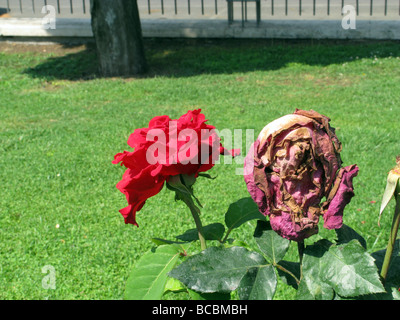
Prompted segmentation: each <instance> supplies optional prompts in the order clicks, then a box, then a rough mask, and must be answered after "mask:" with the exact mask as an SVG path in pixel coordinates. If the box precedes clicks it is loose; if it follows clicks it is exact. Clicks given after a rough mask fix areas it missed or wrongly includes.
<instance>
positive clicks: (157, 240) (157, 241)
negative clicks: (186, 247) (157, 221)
mask: <svg viewBox="0 0 400 320" xmlns="http://www.w3.org/2000/svg"><path fill="white" fill-rule="evenodd" d="M151 241H152V242H153V243H154V244H156V245H157V246H161V245H163V244H186V242H182V241H171V240H167V239H161V238H151Z"/></svg>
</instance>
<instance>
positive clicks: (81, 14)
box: [0, 0, 400, 20]
mask: <svg viewBox="0 0 400 320" xmlns="http://www.w3.org/2000/svg"><path fill="white" fill-rule="evenodd" d="M272 2H273V3H274V6H273V8H272ZM328 2H329V3H330V7H329V15H328V7H327V3H328ZM358 2H359V12H358V13H359V15H358V19H363V20H400V15H399V13H400V9H399V6H400V0H373V15H372V16H371V15H370V10H371V8H370V3H371V0H359V1H358ZM385 2H387V7H386V15H385ZM45 3H47V4H48V5H52V6H54V7H55V9H56V16H57V17H60V18H90V1H89V0H8V1H7V0H0V15H1V14H2V13H6V11H7V8H9V9H10V11H9V12H8V14H7V16H10V17H14V18H17V17H24V18H29V17H36V18H40V17H43V16H44V14H43V13H41V10H42V7H43V5H44V4H45ZM149 3H150V5H149ZM286 3H287V7H286ZM299 3H300V0H261V19H262V20H274V19H288V20H289V19H295V20H298V19H307V20H314V19H315V20H337V19H342V15H341V7H342V0H315V4H316V5H315V6H314V0H301V3H302V6H301V10H300V8H299ZM343 3H344V4H345V5H348V4H349V5H353V6H354V7H356V3H357V0H345V1H344V2H343ZM71 4H72V6H71ZM138 5H139V11H140V15H141V18H142V19H193V20H195V19H224V20H226V19H227V4H226V0H138ZM240 6H241V4H240V2H238V3H235V7H234V8H235V9H234V13H235V19H240V18H241V15H240V13H241V7H240ZM175 8H176V9H175ZM300 11H301V15H300V14H299V13H300ZM189 12H190V14H189ZM248 18H249V19H255V4H254V3H249V4H248Z"/></svg>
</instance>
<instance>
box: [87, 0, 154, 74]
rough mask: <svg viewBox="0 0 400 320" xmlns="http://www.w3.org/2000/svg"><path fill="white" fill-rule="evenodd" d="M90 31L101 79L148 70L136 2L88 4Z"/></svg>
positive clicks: (118, 0)
mask: <svg viewBox="0 0 400 320" xmlns="http://www.w3.org/2000/svg"><path fill="white" fill-rule="evenodd" d="M90 4H91V10H90V11H91V15H92V30H93V34H94V38H95V40H96V46H97V55H98V57H99V63H100V70H101V73H102V74H103V76H106V77H108V76H129V75H134V74H140V73H144V72H146V70H147V63H146V58H145V55H144V48H143V40H142V28H141V25H140V18H139V10H138V5H137V2H136V0H91V1H90Z"/></svg>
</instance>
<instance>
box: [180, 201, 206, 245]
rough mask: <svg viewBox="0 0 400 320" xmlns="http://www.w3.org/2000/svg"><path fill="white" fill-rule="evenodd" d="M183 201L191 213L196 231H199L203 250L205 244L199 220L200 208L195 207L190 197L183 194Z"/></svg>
mask: <svg viewBox="0 0 400 320" xmlns="http://www.w3.org/2000/svg"><path fill="white" fill-rule="evenodd" d="M183 202H185V204H186V205H187V206H188V207H189V209H190V212H191V213H192V216H193V219H194V223H195V224H196V229H197V232H198V233H199V240H200V245H201V250H205V249H207V245H206V239H205V238H204V234H203V225H202V224H201V220H200V217H199V211H200V210H199V208H197V207H196V205H195V204H194V202H193V200H192V199H191V198H188V197H186V196H185V197H183Z"/></svg>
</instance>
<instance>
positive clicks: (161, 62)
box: [24, 39, 400, 80]
mask: <svg viewBox="0 0 400 320" xmlns="http://www.w3.org/2000/svg"><path fill="white" fill-rule="evenodd" d="M145 48H146V57H147V60H148V64H149V67H150V69H149V72H148V73H147V74H146V75H142V76H135V78H152V77H156V76H166V77H174V78H175V77H189V76H195V75H201V74H231V73H243V72H252V71H268V70H278V69H281V68H284V67H286V66H287V65H288V64H290V63H298V64H305V65H310V66H327V65H331V64H343V63H345V62H351V61H354V60H356V59H362V58H370V59H374V58H375V57H379V58H384V57H389V56H392V57H399V56H400V43H399V42H398V41H344V40H341V41H339V40H336V41H335V40H320V41H318V40H259V39H254V40H243V39H240V40H239V39H229V40H226V39H218V40H204V39H173V40H171V39H145ZM24 73H26V74H29V75H30V76H32V77H34V78H44V79H46V80H54V79H64V80H89V79H93V78H98V77H101V76H100V74H99V72H98V61H97V56H96V51H95V46H94V44H93V43H92V44H89V45H87V46H86V49H84V50H81V51H78V52H73V53H69V54H66V55H61V56H56V57H51V58H48V59H47V60H46V61H44V62H42V63H40V64H38V65H36V66H35V67H33V68H29V69H26V70H25V71H24Z"/></svg>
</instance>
